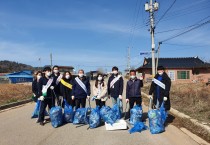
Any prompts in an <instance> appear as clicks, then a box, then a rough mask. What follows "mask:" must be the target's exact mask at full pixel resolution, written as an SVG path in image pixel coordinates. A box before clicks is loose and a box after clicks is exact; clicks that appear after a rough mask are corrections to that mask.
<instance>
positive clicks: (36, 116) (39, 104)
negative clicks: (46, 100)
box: [31, 100, 49, 118]
mask: <svg viewBox="0 0 210 145" xmlns="http://www.w3.org/2000/svg"><path fill="white" fill-rule="evenodd" d="M40 106H41V101H40V100H37V102H36V106H35V108H34V112H33V113H32V116H31V118H38V117H39V109H40ZM45 116H49V114H48V113H47V111H46V110H45Z"/></svg>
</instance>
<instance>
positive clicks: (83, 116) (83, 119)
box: [73, 108, 88, 124]
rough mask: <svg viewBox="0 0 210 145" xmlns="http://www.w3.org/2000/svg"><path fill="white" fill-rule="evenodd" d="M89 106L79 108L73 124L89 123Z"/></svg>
mask: <svg viewBox="0 0 210 145" xmlns="http://www.w3.org/2000/svg"><path fill="white" fill-rule="evenodd" d="M87 112H88V108H78V109H77V110H76V112H75V115H74V120H73V124H88V116H87Z"/></svg>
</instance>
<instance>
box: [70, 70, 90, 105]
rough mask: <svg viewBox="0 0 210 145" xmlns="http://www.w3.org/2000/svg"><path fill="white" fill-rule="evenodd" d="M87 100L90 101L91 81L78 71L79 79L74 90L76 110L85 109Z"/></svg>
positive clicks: (75, 81) (73, 96) (75, 82)
mask: <svg viewBox="0 0 210 145" xmlns="http://www.w3.org/2000/svg"><path fill="white" fill-rule="evenodd" d="M86 99H88V100H89V101H90V81H89V79H88V78H87V77H86V76H84V70H82V69H81V70H79V71H78V77H76V78H75V79H74V83H73V89H72V100H75V105H76V109H78V108H80V107H82V108H85V106H86Z"/></svg>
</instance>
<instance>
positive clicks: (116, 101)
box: [111, 97, 123, 113]
mask: <svg viewBox="0 0 210 145" xmlns="http://www.w3.org/2000/svg"><path fill="white" fill-rule="evenodd" d="M111 98H112V105H113V106H114V105H115V104H117V105H118V106H119V107H120V111H121V113H123V102H122V100H121V99H119V97H111Z"/></svg>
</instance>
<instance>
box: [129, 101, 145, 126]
mask: <svg viewBox="0 0 210 145" xmlns="http://www.w3.org/2000/svg"><path fill="white" fill-rule="evenodd" d="M142 114H143V110H142V106H139V105H136V106H134V107H133V108H132V109H131V110H130V124H131V125H134V124H135V123H137V122H142Z"/></svg>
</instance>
